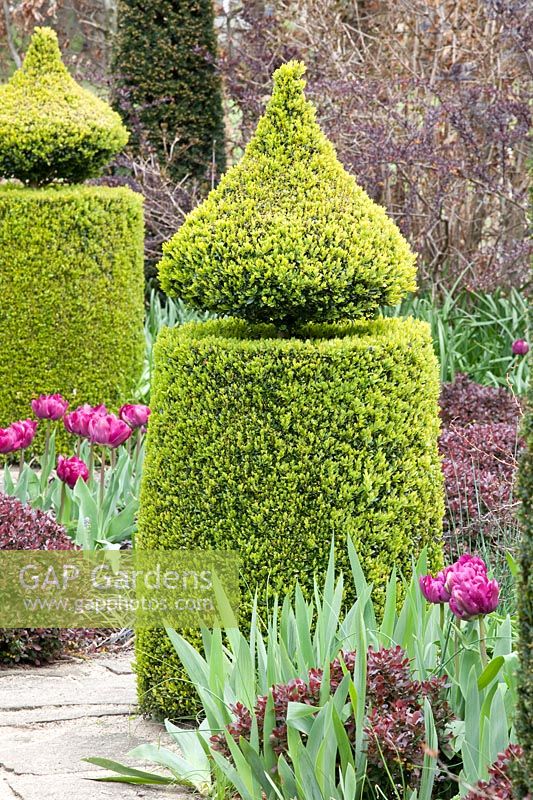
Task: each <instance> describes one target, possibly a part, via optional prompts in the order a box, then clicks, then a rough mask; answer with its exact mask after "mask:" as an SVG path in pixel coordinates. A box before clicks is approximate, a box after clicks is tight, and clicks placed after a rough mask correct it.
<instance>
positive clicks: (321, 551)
mask: <svg viewBox="0 0 533 800" xmlns="http://www.w3.org/2000/svg"><path fill="white" fill-rule="evenodd" d="M303 71H304V68H303V65H301V64H299V63H297V62H292V63H289V64H286V65H285V66H283V67H281V68H280V69H279V70H278V71H277V72H276V74H275V76H274V92H273V96H272V99H271V100H270V102H269V104H268V106H267V109H266V113H265V115H264V117H263V118H262V119H261V121H260V122H259V125H258V127H257V131H256V134H255V135H254V137H253V139H252V140H251V142H250V144H249V145H248V147H247V149H246V152H245V154H244V156H243V159H242V161H241V162H240V164H239V165H238V166H236V167H234V168H233V169H231V170H230V171H229V172H228V173H227V174H226V175H225V176H224V178H223V179H222V181H221V182H220V184H219V186H218V187H217V188H216V189H215V190H214V191H213V192H211V194H210V195H209V197H208V198H207V199H206V200H205V201H204V203H203V204H202V205H200V206H199V207H198V208H197V209H196V210H195V211H193V212H192V213H191V214H190V215H189V217H188V219H187V220H186V221H185V223H184V225H183V226H182V227H181V228H180V230H179V231H178V233H177V234H176V236H175V237H174V238H173V239H172V240H171V241H170V242H169V243H168V244H167V245H166V247H165V255H164V258H163V260H162V262H161V267H160V277H161V282H162V286H163V287H164V289H165V290H166V291H168V292H169V293H172V294H178V295H180V296H181V297H183V298H184V299H185V300H186V301H187V302H189V303H191V304H193V305H196V306H197V307H199V308H208V309H211V310H213V311H217V312H219V313H222V314H231V315H233V318H225V319H220V320H215V321H209V322H206V323H201V324H190V325H186V326H183V327H181V328H179V329H175V330H165V331H164V332H163V333H162V334H161V336H160V338H159V341H158V343H157V351H156V374H155V379H154V386H153V402H152V406H153V414H152V417H151V420H150V430H149V434H148V452H147V457H146V462H145V474H144V481H143V487H142V496H141V512H140V519H139V527H140V532H139V536H138V540H137V543H138V546H139V547H141V548H148V549H151V548H153V549H156V548H161V549H171V548H182V547H192V546H195V547H214V548H220V549H237V550H239V551H240V553H241V556H242V589H243V590H244V592H245V593H246V592H247V590H249V589H250V588H259V590H260V592H261V597H263V596H264V592H266V590H267V584H268V588H269V591H271V592H272V591H276V590H280V591H285V590H287V589H288V588H289V587H291V586H293V585H294V584H295V582H296V581H300V583H301V584H302V586H303V588H304V591H309V590H310V589H311V587H312V579H313V573H314V572H315V571H320V570H323V569H325V566H326V563H327V556H328V551H329V547H330V543H331V538H332V536H333V535H335V537H336V542H337V545H338V563H339V565H340V566H341V567H343V568H344V567H347V564H346V543H345V540H346V537H347V536H351V537H352V539H353V541H354V543H355V545H356V547H357V550H358V552H359V554H360V557H361V559H362V563H363V564H364V567H365V569H366V572H367V575H368V577H369V578H370V580H372V581H373V583H374V587H375V592H376V598H377V599H378V601H379V598H380V597H383V593H384V587H385V584H386V581H387V580H388V578H389V575H390V571H391V569H392V567H393V566H394V565H395V566H396V567H397V568H398V570H401V571H403V572H404V573H409V570H410V565H411V558H412V556H413V555H414V554H416V553H417V552H418V551H419V550H420V549H421V548H422V547H423V546H427V547H428V550H429V556H430V559H431V561H432V562H433V563H435V562H438V561H439V559H440V544H439V540H440V529H441V519H442V512H443V500H442V485H441V473H440V463H439V458H438V454H437V436H438V416H437V400H438V391H439V384H438V371H437V364H436V359H435V356H434V354H433V349H432V345H431V338H430V333H429V330H428V327H427V326H426V325H425V324H424V323H421V322H416V321H414V320H412V319H407V320H398V319H376V315H377V312H378V309H379V306H380V305H381V304H384V303H395V302H397V301H398V300H399V299H400V298H401V297H402V296H403V295H404V294H405V293H406V292H407V291H410V290H412V289H414V288H415V266H414V262H415V258H414V256H413V254H412V253H411V251H410V249H409V247H408V245H407V243H406V241H405V240H404V239H403V237H402V236H401V234H400V232H399V230H398V229H397V228H396V226H395V225H394V224H393V222H392V221H391V220H390V219H388V217H387V216H386V214H385V212H384V210H383V209H382V208H380V207H379V206H377V205H376V204H375V203H373V202H372V201H371V200H370V199H369V197H368V196H367V195H366V194H365V192H364V191H363V190H362V189H361V188H360V187H359V186H358V185H357V183H356V182H355V180H354V179H353V177H351V176H350V175H348V173H347V172H346V171H345V170H344V169H343V167H342V165H341V164H340V163H339V161H338V160H337V158H336V155H335V151H334V149H333V147H332V145H331V144H330V143H329V142H328V141H327V139H326V138H325V137H324V135H323V134H322V132H321V131H320V128H319V127H318V125H317V123H316V120H315V111H314V108H313V107H312V105H311V104H310V103H308V102H307V101H306V99H305V96H304V94H303V88H304V81H303V80H302V75H303ZM239 317H240V318H241V319H238V318H239ZM249 609H250V602H249V597H248V598H245V601H244V603H243V607H242V611H243V614H244V615H246V614H247V613H249ZM137 661H138V676H139V696H140V701H141V704H142V705H143V707H144V708H145V709H148V710H155V711H157V712H159V713H166V714H170V715H174V716H176V715H179V714H180V713H183V712H184V711H187V710H188V709H189V708H191V705H192V704H191V697H194V688H193V687H190V686H188V685H187V684H185V683H183V682H181V681H180V677H181V673H180V669H179V665H178V664H177V663H176V660H175V658H174V657H173V656H172V651H171V648H170V646H169V643H168V641H167V640H166V639H165V637H164V636H162V635H161V633H160V632H153V631H152V632H150V631H140V632H139V634H138V637H137Z"/></svg>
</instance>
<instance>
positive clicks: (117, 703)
mask: <svg viewBox="0 0 533 800" xmlns="http://www.w3.org/2000/svg"><path fill="white" fill-rule="evenodd" d="M135 703H136V696H135V677H134V675H133V673H132V669H131V654H128V655H120V656H117V657H106V658H94V659H88V660H86V661H82V660H78V659H71V660H68V661H61V662H58V663H56V664H53V665H50V666H48V667H40V668H32V669H28V668H23V667H19V668H12V667H10V668H9V669H1V668H0V800H65V798H67V799H68V798H75V800H99V799H100V798H102V800H104V799H107V798H110V800H130V798H137V797H140V798H142V797H144V798H146V800H152V799H153V800H156V798H158V797H161V798H163V797H174V798H176V800H178V798H188V800H194V795H192V794H191V793H187V792H186V791H185V790H184V789H183V788H181V787H168V788H165V787H153V788H152V787H144V786H128V785H126V784H110V783H108V784H106V783H96V782H94V781H91V780H88V778H89V777H90V776H91V775H95V774H98V775H103V774H105V773H104V772H103V771H102V770H101V769H100V768H99V767H95V766H93V765H91V764H87V763H85V762H83V761H82V758H84V757H86V756H101V757H104V758H113V759H115V760H117V761H121V762H127V758H125V756H126V753H127V752H128V750H131V749H132V748H133V747H135V746H136V745H138V744H142V743H144V742H153V743H157V742H161V743H163V744H164V745H165V746H168V745H169V742H170V738H169V737H168V736H167V734H166V733H165V731H164V729H163V727H162V726H161V725H159V724H157V723H155V722H152V721H149V720H145V719H143V718H142V717H139V716H138V715H136V714H135ZM135 766H139V764H135ZM148 768H149V769H150V771H157V769H156V768H154V767H152V766H151V765H150V766H148Z"/></svg>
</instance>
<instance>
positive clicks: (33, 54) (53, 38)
mask: <svg viewBox="0 0 533 800" xmlns="http://www.w3.org/2000/svg"><path fill="white" fill-rule="evenodd" d="M22 69H23V70H24V71H25V72H30V71H31V72H65V71H66V67H65V65H64V64H63V61H62V60H61V50H60V49H59V42H58V40H57V34H56V32H55V31H54V30H52V28H35V30H34V31H33V35H32V37H31V41H30V44H29V47H28V51H27V53H26V57H25V58H24V63H23V65H22Z"/></svg>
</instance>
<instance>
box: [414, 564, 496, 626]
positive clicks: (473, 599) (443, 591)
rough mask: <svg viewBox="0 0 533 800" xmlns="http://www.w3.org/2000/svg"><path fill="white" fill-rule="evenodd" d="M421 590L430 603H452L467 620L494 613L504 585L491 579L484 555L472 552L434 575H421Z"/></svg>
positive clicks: (451, 608) (452, 607)
mask: <svg viewBox="0 0 533 800" xmlns="http://www.w3.org/2000/svg"><path fill="white" fill-rule="evenodd" d="M420 589H421V591H422V594H423V595H424V597H425V598H426V600H427V601H428V602H430V603H449V606H450V610H451V611H452V613H453V614H455V616H456V617H458V618H459V619H463V620H470V619H475V618H477V617H481V616H484V615H485V614H490V613H491V612H492V611H495V610H496V608H497V606H498V601H499V596H500V587H499V585H498V582H497V581H495V580H489V577H488V574H487V565H486V564H485V562H484V561H483V559H482V558H479V557H478V556H472V555H470V554H468V553H466V554H465V555H462V556H461V557H460V558H459V559H458V560H457V561H456V562H455V563H454V564H452V565H451V566H449V567H446V568H445V569H444V570H442V571H441V572H439V573H438V575H437V576H436V577H435V578H434V577H432V576H431V575H424V576H422V577H421V578H420Z"/></svg>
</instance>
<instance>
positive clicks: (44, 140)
mask: <svg viewBox="0 0 533 800" xmlns="http://www.w3.org/2000/svg"><path fill="white" fill-rule="evenodd" d="M127 140H128V132H127V131H126V129H125V127H124V126H123V124H122V122H121V119H120V117H119V115H118V114H117V113H116V112H115V111H113V110H112V109H111V107H110V106H109V105H108V104H107V103H105V102H104V101H103V100H101V99H100V98H98V97H96V95H94V94H93V93H92V92H89V91H88V90H86V89H83V88H82V87H81V86H79V84H77V83H76V81H75V80H74V79H73V78H72V77H71V76H70V75H69V73H68V71H67V69H66V67H65V66H64V64H63V62H62V61H61V53H60V51H59V46H58V43H57V36H56V34H55V33H54V31H53V30H51V29H50V28H36V29H35V31H34V34H33V37H32V40H31V44H30V47H29V49H28V52H27V53H26V57H25V59H24V62H23V64H22V66H21V67H20V69H18V70H17V71H16V72H15V74H14V75H13V76H12V78H11V80H10V81H9V83H7V84H6V85H4V86H0V177H3V178H18V179H19V180H21V181H23V182H24V183H30V184H33V185H42V184H46V183H50V182H51V181H54V180H64V181H68V182H70V183H78V182H81V181H83V180H85V179H86V178H90V177H93V176H95V175H98V173H99V172H100V170H101V169H102V167H104V166H105V165H106V164H107V162H108V161H109V160H110V159H111V158H112V157H113V156H114V155H115V153H118V152H119V151H120V150H122V148H123V147H124V145H125V144H126V142H127Z"/></svg>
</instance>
